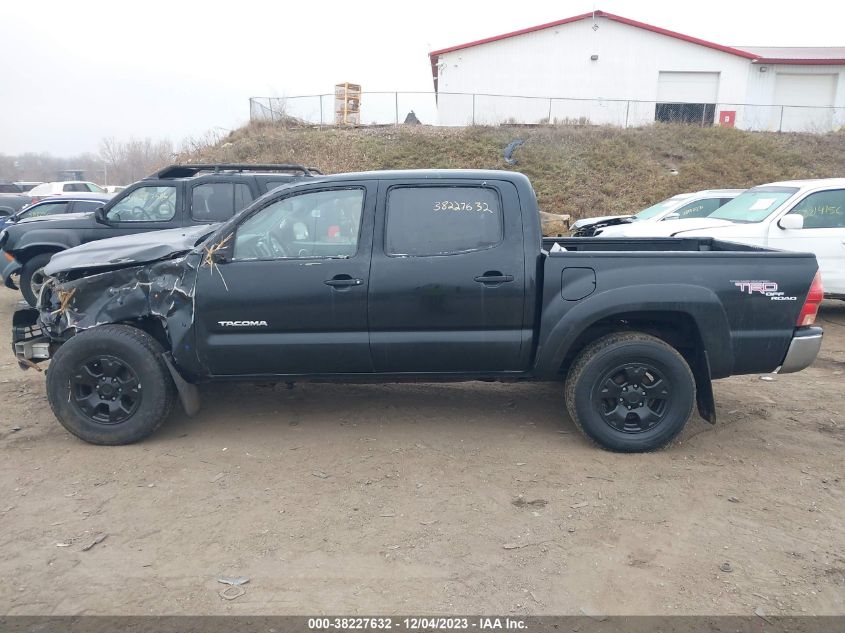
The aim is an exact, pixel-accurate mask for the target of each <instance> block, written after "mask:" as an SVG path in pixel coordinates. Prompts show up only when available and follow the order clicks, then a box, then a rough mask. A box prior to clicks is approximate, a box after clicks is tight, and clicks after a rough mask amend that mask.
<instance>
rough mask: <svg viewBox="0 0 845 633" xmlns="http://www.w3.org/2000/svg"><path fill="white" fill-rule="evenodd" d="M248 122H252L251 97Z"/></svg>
mask: <svg viewBox="0 0 845 633" xmlns="http://www.w3.org/2000/svg"><path fill="white" fill-rule="evenodd" d="M249 120H250V123H251V122H252V97H250V98H249Z"/></svg>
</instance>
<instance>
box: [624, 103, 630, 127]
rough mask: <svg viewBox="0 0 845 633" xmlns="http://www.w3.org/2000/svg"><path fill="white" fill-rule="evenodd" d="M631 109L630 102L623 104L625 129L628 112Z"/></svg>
mask: <svg viewBox="0 0 845 633" xmlns="http://www.w3.org/2000/svg"><path fill="white" fill-rule="evenodd" d="M630 109H631V102H630V101H626V102H625V127H626V128H627V127H628V111H629V110H630Z"/></svg>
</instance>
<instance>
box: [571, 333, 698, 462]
mask: <svg viewBox="0 0 845 633" xmlns="http://www.w3.org/2000/svg"><path fill="white" fill-rule="evenodd" d="M694 405H695V378H694V377H693V374H692V372H691V371H690V368H689V365H687V362H686V361H685V360H684V357H683V356H681V355H680V354H679V353H678V351H677V350H676V349H674V348H673V347H672V346H670V345H669V344H667V343H666V342H664V341H662V340H660V339H659V338H656V337H654V336H650V335H648V334H643V333H639V332H625V333H618V334H610V335H608V336H605V337H602V338H600V339H599V340H597V341H595V342H594V343H592V344H591V345H588V346H587V347H586V348H585V349H584V351H582V352H581V354H580V355H579V356H578V358H577V359H576V360H575V362H574V363H573V365H572V368H571V369H570V371H569V374H568V376H567V379H566V407H567V409H568V411H569V415H570V416H571V417H572V419H573V421H574V422H575V423H576V424H577V425H578V427H579V428H580V429H581V430H582V431H583V432H584V434H585V435H587V436H588V437H589V438H591V439H592V440H594V441H595V442H596V443H598V444H599V445H600V446H602V447H603V448H606V449H608V450H611V451H617V452H623V453H640V452H646V451H653V450H656V449H658V448H662V447H664V446H666V445H667V444H669V443H670V442H671V441H672V440H673V439H674V438H675V437H676V436H677V435H678V433H680V432H681V430H682V429H683V428H684V425H685V424H686V422H687V420H688V419H689V417H690V415H691V414H692V410H693V406H694Z"/></svg>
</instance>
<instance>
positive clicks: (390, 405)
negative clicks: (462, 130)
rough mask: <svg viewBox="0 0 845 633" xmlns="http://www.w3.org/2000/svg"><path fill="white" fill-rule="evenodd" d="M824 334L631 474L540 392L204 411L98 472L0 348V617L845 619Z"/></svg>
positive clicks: (839, 378)
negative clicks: (818, 345) (228, 593)
mask: <svg viewBox="0 0 845 633" xmlns="http://www.w3.org/2000/svg"><path fill="white" fill-rule="evenodd" d="M17 298H18V297H17V295H16V293H13V292H11V291H7V290H3V291H2V292H0V339H2V340H7V337H8V333H9V327H10V320H11V313H12V311H13V310H14V307H15V304H16V301H17ZM821 318H822V325H824V326H825V327H826V335H825V342H824V347H823V349H822V353H821V355H820V357H819V359H818V360H817V362H816V364H815V365H814V366H813V367H812V368H810V369H809V370H807V371H804V372H803V373H799V374H793V375H785V376H775V377H774V379H773V380H772V381H763V380H761V379H760V377H759V376H742V377H736V378H731V379H728V380H723V381H719V382H718V383H717V384H716V386H715V391H716V398H717V403H718V414H719V418H720V421H719V423H718V424H716V425H715V426H711V425H710V424H708V423H706V422H704V421H703V420H701V419H699V418H695V419H693V420H691V421H690V423H689V424H688V425H687V428H686V430H685V432H684V433H683V435H682V437H681V439H680V441H679V442H677V443H676V444H675V445H673V446H672V447H671V448H669V449H667V450H665V451H661V452H658V453H655V454H648V455H630V456H624V455H616V454H612V453H607V452H604V451H602V450H599V449H598V448H596V447H594V446H592V445H591V444H589V443H588V442H587V441H586V440H585V439H584V438H583V437H582V436H581V435H580V434H579V433H578V432H577V430H576V429H575V427H574V425H573V424H572V422H571V421H570V420H569V419H568V417H567V416H566V414H565V412H564V406H563V395H562V394H563V390H562V388H561V387H560V386H559V385H554V384H522V385H498V384H481V383H479V384H475V383H468V384H461V385H378V386H340V385H297V386H296V387H295V388H294V389H293V390H287V389H285V388H284V387H281V388H279V387H270V386H264V387H262V386H252V385H225V386H215V387H213V388H206V389H204V392H203V398H204V400H203V411H202V413H201V414H200V416H198V417H197V418H195V419H188V418H187V417H186V416H185V415H184V414H183V413H182V412H181V411H178V412H177V413H175V414H174V415H173V417H172V419H171V420H170V421H168V423H167V424H166V425H165V426H164V427H163V428H162V429H161V431H160V432H159V433H157V434H156V435H155V436H154V437H152V438H151V439H149V440H147V441H145V442H143V443H141V444H137V445H134V446H126V447H117V448H103V447H95V446H90V445H87V444H85V443H83V442H81V441H79V440H77V439H75V438H74V437H72V436H71V435H69V434H68V433H66V432H65V431H64V430H63V429H62V428H61V427H60V426H59V424H58V423H57V422H56V421H55V419H54V418H53V416H52V414H51V412H50V409H49V407H48V406H47V401H46V398H45V395H44V377H43V375H42V374H39V373H36V372H35V371H32V370H30V371H27V372H22V371H20V370H19V369H18V368H17V365H16V363H15V362H14V360H13V357H12V354H11V351H10V350H9V348H8V347H3V348H2V352H0V403H2V404H0V578H1V579H2V582H0V613H2V614H4V615H12V614H15V615H21V614H38V615H41V614H138V615H143V614H176V613H189V614H321V613H348V614H353V613H361V614H364V613H368V614H377V613H378V614H413V613H499V614H511V613H512V614H584V613H586V614H588V615H589V614H594V613H606V614H742V615H750V614H752V613H754V612H755V610H756V611H757V612H758V613H764V614H772V615H780V614H804V613H806V614H842V613H845V481H844V480H845V460H843V456H842V455H843V449H845V417H843V415H842V410H843V407H845V391H843V388H842V386H843V371H845V303H843V302H835V303H834V302H828V303H826V304H825V306H824V308H823V311H822V316H821ZM15 426H20V427H21V428H20V430H17V431H15V430H14V427H15ZM102 535H106V538H105V540H102V541H101V542H98V543H96V544H95V545H93V547H90V549H86V547H88V546H90V545H91V544H92V543H94V542H95V541H96V540H98V536H102ZM720 566H721V567H724V568H725V569H728V570H730V571H727V572H726V571H723V570H722V569H720ZM221 575H226V576H248V577H249V578H250V581H249V583H248V584H246V585H244V586H243V589H245V593H244V594H243V595H242V596H240V597H237V598H235V599H234V600H226V599H224V598H222V597H221V596H220V595H219V592H220V591H221V590H222V589H225V585H223V584H220V583H218V582H217V580H216V579H217V578H218V577H219V576H221ZM233 593H239V592H238V591H233Z"/></svg>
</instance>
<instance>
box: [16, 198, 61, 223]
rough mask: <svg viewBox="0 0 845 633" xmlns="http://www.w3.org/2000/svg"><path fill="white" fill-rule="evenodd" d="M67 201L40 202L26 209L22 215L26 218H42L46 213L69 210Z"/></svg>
mask: <svg viewBox="0 0 845 633" xmlns="http://www.w3.org/2000/svg"><path fill="white" fill-rule="evenodd" d="M67 206H68V203H67V202H48V203H46V204H38V205H36V206H34V207H32V208H31V209H27V210H26V211H24V212H23V213H22V214H21V215H20V217H21V218H22V219H26V218H40V217H41V216H44V215H56V214H59V213H66V212H67Z"/></svg>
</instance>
